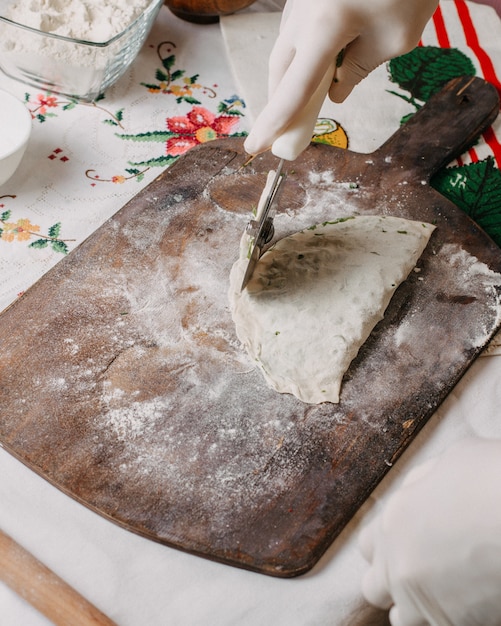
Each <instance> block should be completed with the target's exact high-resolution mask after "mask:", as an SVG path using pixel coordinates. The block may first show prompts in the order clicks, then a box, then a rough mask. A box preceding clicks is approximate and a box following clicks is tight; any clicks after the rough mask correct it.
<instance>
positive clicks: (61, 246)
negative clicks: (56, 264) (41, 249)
mask: <svg viewBox="0 0 501 626" xmlns="http://www.w3.org/2000/svg"><path fill="white" fill-rule="evenodd" d="M50 245H51V248H52V249H53V250H54V252H61V253H62V254H68V246H67V245H66V244H65V243H64V241H51V242H50Z"/></svg>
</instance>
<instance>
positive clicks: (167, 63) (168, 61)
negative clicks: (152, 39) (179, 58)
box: [162, 54, 176, 71]
mask: <svg viewBox="0 0 501 626" xmlns="http://www.w3.org/2000/svg"><path fill="white" fill-rule="evenodd" d="M175 62H176V55H175V54H171V55H170V56H168V57H165V59H162V65H163V66H164V68H165V69H166V70H167V71H168V70H170V68H171V67H172V66H173V65H174V63H175Z"/></svg>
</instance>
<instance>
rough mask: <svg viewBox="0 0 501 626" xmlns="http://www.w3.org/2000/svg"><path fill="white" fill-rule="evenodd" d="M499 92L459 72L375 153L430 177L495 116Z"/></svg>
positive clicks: (461, 152)
mask: <svg viewBox="0 0 501 626" xmlns="http://www.w3.org/2000/svg"><path fill="white" fill-rule="evenodd" d="M498 113H499V95H498V92H497V90H496V88H495V87H494V86H493V85H492V84H491V83H489V82H487V81H486V80H484V79H482V78H477V77H475V76H461V77H459V78H454V79H453V80H451V81H449V82H448V83H447V84H446V85H445V86H444V87H443V88H442V90H441V91H439V92H438V93H436V94H434V95H433V96H432V97H431V98H430V99H429V100H428V102H427V103H426V104H425V105H424V106H423V107H421V108H420V109H419V110H418V111H417V113H415V114H414V115H413V116H412V117H411V118H410V119H409V121H408V122H407V123H406V124H404V125H403V126H402V127H401V128H400V129H399V130H398V131H397V132H396V133H395V134H394V135H392V136H391V137H390V138H389V139H388V140H387V141H386V142H385V143H384V144H383V145H382V146H381V147H380V148H379V149H378V150H376V152H375V154H378V153H380V154H381V156H384V158H385V159H386V160H388V157H391V156H394V157H395V161H396V162H398V163H399V164H400V165H401V166H402V167H403V168H405V169H410V170H414V171H417V172H418V174H419V175H420V176H421V177H423V178H425V179H429V178H431V176H432V175H433V174H434V173H435V172H437V171H438V170H439V169H440V168H441V167H443V166H444V165H447V164H448V163H450V162H451V161H452V160H453V159H454V158H456V157H458V156H459V155H461V154H463V153H464V152H465V151H466V150H467V149H468V148H470V147H471V146H472V145H473V144H474V142H475V140H476V139H477V138H478V136H479V135H480V134H482V132H483V131H485V130H486V129H487V128H488V127H489V126H490V125H491V124H492V122H493V121H494V120H495V119H496V117H497V115H498Z"/></svg>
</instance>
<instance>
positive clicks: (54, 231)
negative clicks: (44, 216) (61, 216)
mask: <svg viewBox="0 0 501 626" xmlns="http://www.w3.org/2000/svg"><path fill="white" fill-rule="evenodd" d="M48 233H49V237H52V238H53V239H57V238H58V237H59V235H60V234H61V222H58V223H57V224H54V226H51V227H50V228H49V230H48Z"/></svg>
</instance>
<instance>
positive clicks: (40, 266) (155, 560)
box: [0, 0, 501, 626]
mask: <svg viewBox="0 0 501 626" xmlns="http://www.w3.org/2000/svg"><path fill="white" fill-rule="evenodd" d="M281 4H282V3H281V2H279V1H277V2H273V1H271V0H270V1H262V2H257V3H255V4H254V5H253V6H252V7H251V8H250V9H249V12H256V11H264V10H269V9H270V8H271V9H272V10H278V9H279V8H280V6H281ZM442 4H443V5H444V8H445V9H447V8H448V7H445V5H452V4H454V0H443V2H442ZM485 11H487V10H486V9H485V10H484V11H483V12H482V11H481V12H480V13H478V15H479V16H480V18H479V19H481V20H484V19H485V29H486V32H487V35H486V36H487V37H491V39H492V40H494V39H496V37H497V39H498V40H499V37H498V35H499V29H500V28H501V26H500V25H499V24H498V23H496V20H491V19H490V17H491V13H490V12H485ZM445 13H446V15H447V14H448V13H447V11H445ZM472 13H475V12H474V11H472ZM492 15H494V14H492ZM487 18H489V19H487ZM487 22H488V23H487ZM496 29H497V30H496ZM489 41H490V40H489ZM489 41H488V42H487V44H489ZM487 44H486V46H485V47H486V48H488V49H490V48H489V45H487ZM494 48H495V45H494V47H493V48H492V57H493V58H494V57H495V59H496V63H497V65H496V64H495V66H494V72H495V74H496V75H497V76H498V77H499V76H501V52H500V51H499V48H497V49H494ZM496 54H497V56H496ZM173 57H174V58H173ZM167 58H169V59H170V62H171V66H170V71H171V72H172V71H173V70H174V69H178V70H180V71H182V74H181V75H179V79H178V80H177V81H176V80H173V79H172V73H171V75H170V76H169V73H168V72H167V71H166V64H165V63H163V61H165V59H167ZM222 59H223V61H224V59H225V49H224V46H223V42H222V38H221V33H220V28H219V26H218V25H210V26H195V25H192V24H188V23H185V22H182V21H181V20H178V19H177V18H174V17H173V16H172V15H171V14H170V13H169V12H168V10H167V9H165V8H163V9H162V11H161V14H160V16H159V19H158V22H157V24H156V25H155V27H154V29H153V31H152V33H151V35H150V37H149V40H148V42H147V44H146V45H145V47H144V48H143V50H142V51H141V54H140V57H139V58H138V61H137V62H136V63H135V64H134V66H133V68H132V69H131V71H130V72H129V73H128V74H127V75H126V76H124V77H123V79H121V80H120V81H119V83H117V85H116V86H115V87H113V88H112V89H111V90H110V91H109V93H107V94H106V97H105V98H104V99H103V100H101V101H99V102H97V103H96V104H95V105H78V104H77V105H75V103H72V102H71V101H68V100H67V99H66V100H64V99H62V98H52V97H51V96H50V95H48V94H42V93H39V92H38V91H37V90H36V89H32V88H30V87H27V86H25V85H21V84H19V83H16V82H15V81H12V80H10V79H8V78H7V77H5V76H0V88H4V89H8V90H10V91H12V92H13V93H15V94H16V95H18V96H19V97H20V98H23V99H24V100H25V102H26V106H27V107H28V108H30V110H31V111H32V113H33V116H34V132H33V136H32V138H31V140H30V144H29V147H28V151H27V154H26V156H25V158H24V159H23V163H22V164H21V167H20V169H19V171H18V172H17V173H16V175H15V176H14V178H13V179H11V181H9V183H7V184H5V185H4V186H2V187H1V188H0V196H1V198H0V204H2V212H3V215H2V222H3V233H2V238H1V239H0V268H1V270H2V271H1V273H0V276H1V278H0V307H1V308H4V307H6V306H8V304H9V303H10V302H12V301H13V300H15V298H16V297H17V296H18V294H19V293H22V292H23V291H24V290H26V289H27V288H29V286H30V285H31V284H33V282H35V281H36V280H37V279H38V278H39V277H40V276H41V275H43V274H44V273H45V272H46V271H48V270H49V269H50V267H52V266H53V265H55V263H57V261H58V260H59V259H61V258H62V257H63V256H64V254H66V253H68V252H71V250H72V249H73V248H74V247H75V246H76V245H78V243H79V242H80V241H82V240H83V239H84V238H85V237H86V236H88V235H89V234H90V233H91V232H92V231H93V230H95V229H96V228H98V227H99V225H100V224H101V223H103V222H104V221H105V220H106V219H107V218H108V217H109V216H110V215H112V214H113V213H114V212H115V211H117V210H118V209H119V208H120V207H121V206H123V204H125V202H127V200H128V199H129V198H131V197H132V196H133V195H135V194H136V193H137V192H138V191H139V190H140V189H141V188H142V187H144V186H145V185H146V184H148V182H150V181H151V180H153V179H154V178H155V177H156V176H157V175H158V174H159V173H160V171H161V168H162V167H165V166H168V165H169V164H170V163H171V162H173V160H174V159H175V156H176V154H178V153H180V152H181V151H182V150H184V149H186V142H188V143H190V142H191V143H190V145H195V144H196V142H197V141H199V138H200V137H201V136H202V135H201V134H200V132H204V133H208V132H210V131H212V132H213V133H215V134H218V135H219V136H221V135H222V134H224V133H226V134H230V135H231V134H235V133H240V132H245V131H246V130H247V127H246V110H245V106H244V103H243V101H242V100H241V99H239V97H238V95H236V93H237V87H236V85H235V79H234V77H233V76H232V75H231V72H230V70H229V64H228V63H226V62H223V61H221V60H222ZM167 65H168V63H167ZM200 68H202V71H200V72H198V70H199V69H200ZM157 70H158V71H157ZM162 72H163V74H162ZM376 79H377V77H376ZM376 79H375V80H376ZM263 80H265V79H263ZM386 97H387V98H390V99H389V100H388V102H391V103H397V101H398V103H399V104H398V106H397V107H396V108H397V109H398V111H397V113H396V114H398V115H400V109H399V107H402V111H404V110H405V106H407V105H406V104H405V103H403V101H402V103H401V102H400V100H401V99H398V98H395V96H390V95H385V96H384V98H386ZM381 98H382V99H383V96H381ZM194 101H196V102H197V103H198V104H197V103H195V102H194ZM197 107H198V108H197ZM190 111H191V112H193V111H195V113H197V114H198V117H197V116H194V115H191V117H190V116H189V115H188V113H187V112H190ZM340 111H341V114H342V113H343V111H344V110H343V109H340ZM166 118H167V128H168V130H169V134H168V135H164V136H162V138H161V140H157V139H158V133H159V132H160V131H165V129H166ZM202 118H203V120H202V121H203V123H201V122H200V120H201V119H202ZM369 118H370V119H365V120H364V123H365V124H366V126H367V125H368V124H369V123H373V124H374V127H373V128H374V132H373V133H372V134H371V137H370V138H369V139H368V140H367V141H368V142H369V144H370V142H373V143H377V142H379V141H380V140H381V138H382V137H383V138H384V135H385V133H387V130H386V127H384V126H381V120H380V118H378V113H377V111H376V112H374V111H371V116H369ZM187 119H188V120H189V121H190V123H192V124H193V125H194V127H193V128H194V132H193V133H192V134H191V135H190V136H189V137H186V136H184V135H182V133H180V132H179V128H180V127H179V123H180V122H183V123H184V122H186V120H187ZM197 124H198V125H197ZM201 129H203V131H201ZM197 131H200V132H199V133H198V135H197ZM365 132H366V134H367V131H366V130H365ZM498 136H500V137H501V133H500V134H499V135H498ZM197 137H198V139H197ZM357 141H359V139H357V136H356V128H355V131H353V137H352V144H351V146H353V145H355V146H357V145H358V144H357ZM368 148H371V145H368ZM478 150H479V154H480V155H481V156H482V154H483V153H482V147H481V146H479V147H478ZM368 151H370V150H368ZM465 158H466V160H467V157H465ZM498 165H499V163H498ZM143 236H144V235H143ZM138 237H139V234H138ZM31 244H34V245H31ZM500 376H501V358H500V357H499V356H497V355H492V354H491V355H490V356H482V357H481V358H479V359H478V360H477V361H476V362H475V363H474V365H473V366H472V367H471V368H470V369H469V370H468V372H467V373H466V374H465V376H464V377H463V379H462V380H461V381H460V382H459V384H458V385H457V386H456V387H455V388H454V390H453V391H452V393H451V394H450V395H449V396H448V398H447V399H446V401H445V402H444V403H443V404H442V406H441V407H440V408H439V409H438V411H437V412H436V414H435V415H434V416H433V417H432V418H431V420H430V421H429V422H428V424H427V425H426V426H425V428H424V429H423V430H422V431H421V432H420V433H419V435H418V436H417V438H416V440H415V441H414V442H413V444H412V445H411V447H410V448H409V449H408V450H407V451H406V452H405V453H404V455H403V456H402V457H401V459H400V460H399V461H398V462H397V463H396V464H395V466H394V467H393V468H392V470H391V471H390V472H389V474H388V475H387V477H386V478H385V479H384V480H383V482H382V483H381V484H380V485H379V486H378V487H377V488H376V490H375V491H374V492H373V494H372V495H371V497H370V498H369V499H368V500H367V501H366V503H365V504H364V505H363V506H362V507H361V509H360V510H359V511H358V513H357V514H356V515H355V517H354V518H353V519H352V521H351V522H350V524H349V525H348V526H347V527H346V528H345V530H344V531H343V533H342V534H341V536H340V537H339V538H338V539H337V540H336V541H335V542H334V544H333V545H332V546H331V547H330V549H329V550H328V551H327V553H326V554H325V555H324V557H323V558H322V559H321V561H320V563H319V564H318V565H317V566H316V567H315V568H314V569H313V570H312V571H311V572H310V573H308V574H306V575H305V576H302V577H299V578H297V579H291V580H282V579H274V578H269V577H266V576H263V575H260V574H255V573H251V572H247V571H243V570H238V569H235V568H232V567H228V566H224V565H220V564H217V563H213V562H211V561H207V560H204V559H201V558H197V557H194V556H191V555H188V554H185V553H183V552H180V551H177V550H174V549H170V548H167V547H165V546H162V545H159V544H156V543H154V542H151V541H148V540H146V539H144V538H142V537H139V536H136V535H134V534H132V533H130V532H127V531H125V530H123V529H121V528H119V527H117V526H116V525H114V524H112V523H110V522H109V521H107V520H105V519H104V518H102V517H100V516H99V515H96V514H95V513H93V512H91V511H90V510H88V509H86V508H85V507H83V506H82V505H80V504H78V503H76V502H75V501H73V500H72V499H71V498H69V497H67V496H66V495H64V494H63V493H61V492H59V491H58V490H57V489H55V488H53V487H52V486H51V485H49V484H48V483H47V482H46V481H44V480H43V479H42V478H40V477H38V476H37V475H36V474H34V473H33V472H31V471H30V470H28V469H27V468H26V467H24V466H23V465H22V464H20V463H19V462H18V461H17V460H15V459H14V458H12V457H11V456H10V455H9V454H7V453H6V452H5V451H4V450H0V496H1V502H2V506H1V507H0V528H2V530H4V531H5V532H7V533H9V534H10V535H11V536H12V537H13V538H14V539H16V540H17V541H18V542H19V543H20V544H22V545H23V546H24V547H25V548H26V549H28V550H29V551H30V552H32V553H33V554H34V555H35V556H36V557H37V558H39V559H40V560H41V561H42V562H43V563H45V564H46V565H47V566H48V567H50V568H51V569H52V570H53V571H55V572H56V573H57V574H59V575H60V576H61V577H62V578H63V579H64V580H66V581H67V582H68V583H69V584H71V585H72V586H73V587H75V588H76V589H77V590H78V591H79V592H80V593H82V594H83V595H84V596H85V597H86V598H88V599H89V600H90V601H91V602H92V603H94V604H95V605H96V606H97V607H98V608H100V609H101V610H102V611H103V612H104V613H105V614H107V615H108V616H109V617H110V618H111V619H113V620H115V621H116V622H117V624H119V625H120V626H139V625H143V624H147V625H148V626H163V625H167V624H176V626H177V625H180V626H205V625H207V624H211V625H217V626H226V625H227V626H230V625H231V626H234V625H236V624H238V625H239V626H256V625H258V624H259V625H260V624H274V625H275V626H286V625H287V626H296V625H297V626H309V625H311V626H333V625H339V626H341V625H344V624H354V623H357V622H356V620H352V619H351V618H350V616H353V615H354V614H355V613H356V614H357V616H358V618H360V621H359V623H364V622H363V618H362V617H361V616H362V615H363V607H364V606H365V605H364V603H363V600H362V597H361V594H360V580H361V578H362V575H363V573H364V571H365V568H366V564H365V563H364V561H363V559H362V557H361V555H360V553H359V551H358V548H357V536H358V533H359V531H360V528H361V527H362V526H363V525H364V524H365V523H366V522H368V521H369V520H370V519H371V518H372V516H373V515H374V514H375V513H376V512H377V511H378V510H380V508H381V506H383V505H384V503H385V501H386V500H387V498H388V497H389V496H390V495H391V493H392V492H393V491H394V490H395V489H397V488H398V486H399V485H400V484H401V481H402V480H403V478H404V477H405V475H406V474H407V473H408V471H410V470H411V469H412V468H413V467H414V466H415V465H416V464H418V463H420V462H422V461H423V460H426V459H428V458H430V457H431V456H433V455H435V454H437V453H439V452H441V451H442V450H443V449H444V448H446V447H447V446H448V445H450V444H451V443H453V442H454V441H457V440H459V439H461V438H463V437H464V436H467V435H472V434H475V435H479V436H485V437H490V438H501V420H498V419H496V418H497V416H498V414H499V406H501V387H500V386H499V385H498V384H497V381H499V379H500ZM0 607H2V618H1V620H0V621H1V623H2V624H8V625H10V624H12V625H14V624H16V625H17V624H23V626H44V625H45V626H46V625H47V624H48V623H49V622H48V621H47V620H46V619H45V618H43V617H42V616H40V615H39V614H38V613H37V612H36V611H35V610H34V609H32V608H31V607H30V606H29V605H28V604H27V603H25V602H24V601H23V600H21V599H20V598H18V597H17V596H16V595H15V594H14V593H12V592H11V591H10V590H9V589H8V588H7V587H5V586H4V585H2V584H0Z"/></svg>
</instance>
